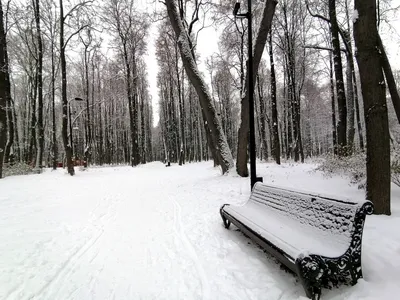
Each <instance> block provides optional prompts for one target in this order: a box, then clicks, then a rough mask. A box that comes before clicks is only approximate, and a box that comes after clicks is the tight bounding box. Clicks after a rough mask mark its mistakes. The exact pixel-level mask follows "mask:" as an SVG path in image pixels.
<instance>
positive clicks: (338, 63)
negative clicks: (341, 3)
mask: <svg viewBox="0 0 400 300" xmlns="http://www.w3.org/2000/svg"><path fill="white" fill-rule="evenodd" d="M329 18H330V23H331V34H332V48H333V61H334V70H335V78H336V93H337V101H338V109H339V121H338V124H337V142H338V154H339V156H345V155H346V153H347V104H346V95H345V93H344V81H343V67H342V56H341V53H340V42H339V26H338V23H337V19H336V0H329Z"/></svg>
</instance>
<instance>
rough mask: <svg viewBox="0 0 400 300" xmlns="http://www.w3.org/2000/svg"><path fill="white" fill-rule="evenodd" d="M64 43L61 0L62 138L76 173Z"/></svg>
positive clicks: (69, 164)
mask: <svg viewBox="0 0 400 300" xmlns="http://www.w3.org/2000/svg"><path fill="white" fill-rule="evenodd" d="M65 47H66V45H65V43H64V7H63V0H60V63H61V100H62V138H63V144H64V149H65V156H66V159H67V170H68V173H69V174H70V175H71V176H73V175H75V169H74V165H73V162H72V145H71V144H70V143H69V141H68V118H67V116H68V98H67V62H66V60H65ZM71 134H72V132H71Z"/></svg>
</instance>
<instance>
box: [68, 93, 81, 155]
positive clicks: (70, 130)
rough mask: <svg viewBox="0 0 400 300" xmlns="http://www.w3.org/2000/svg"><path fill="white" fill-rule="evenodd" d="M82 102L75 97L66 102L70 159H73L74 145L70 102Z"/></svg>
mask: <svg viewBox="0 0 400 300" xmlns="http://www.w3.org/2000/svg"><path fill="white" fill-rule="evenodd" d="M74 100H75V101H83V99H82V98H79V97H75V98H73V99H71V100H69V101H68V123H69V144H70V145H71V152H72V157H74V146H73V145H74V144H73V143H72V121H71V102H72V101H74Z"/></svg>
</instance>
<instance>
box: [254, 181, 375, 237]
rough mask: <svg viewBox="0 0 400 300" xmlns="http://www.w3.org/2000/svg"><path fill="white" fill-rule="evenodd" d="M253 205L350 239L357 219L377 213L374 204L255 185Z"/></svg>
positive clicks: (259, 184) (260, 184)
mask: <svg viewBox="0 0 400 300" xmlns="http://www.w3.org/2000/svg"><path fill="white" fill-rule="evenodd" d="M249 201H255V202H258V203H261V204H263V205H265V206H266V207H267V208H268V209H270V210H273V211H275V212H276V213H279V214H283V215H286V216H289V217H290V218H292V219H296V220H297V221H298V222H300V223H302V224H305V225H308V226H312V227H315V228H318V229H320V230H323V231H326V232H329V233H331V234H338V235H341V236H346V237H348V238H351V236H352V233H353V232H354V227H355V224H354V221H355V218H356V216H357V215H358V216H365V214H370V213H372V209H373V207H372V204H371V202H370V201H363V202H352V201H350V200H337V199H332V198H329V197H325V196H321V195H313V194H309V193H305V192H300V191H295V190H289V189H285V188H278V187H274V186H269V185H266V184H262V183H256V184H255V185H254V187H253V191H252V193H251V196H250V199H249Z"/></svg>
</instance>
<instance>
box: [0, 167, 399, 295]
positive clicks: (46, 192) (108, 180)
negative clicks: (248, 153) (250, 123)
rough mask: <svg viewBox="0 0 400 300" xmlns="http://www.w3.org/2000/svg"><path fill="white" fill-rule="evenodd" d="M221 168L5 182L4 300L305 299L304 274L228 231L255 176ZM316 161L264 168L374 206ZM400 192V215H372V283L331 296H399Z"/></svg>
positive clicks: (366, 265)
mask: <svg viewBox="0 0 400 300" xmlns="http://www.w3.org/2000/svg"><path fill="white" fill-rule="evenodd" d="M211 165H212V163H198V164H189V165H186V166H184V167H179V166H172V167H170V168H165V167H164V165H162V164H161V163H152V164H148V165H145V166H140V167H137V168H130V167H107V168H91V169H90V170H89V171H87V172H79V171H78V172H77V175H76V176H75V177H70V176H69V175H66V174H65V171H63V170H58V171H56V172H51V171H47V172H45V173H44V174H41V175H30V176H15V177H8V178H5V179H2V180H0V253H1V255H0V299H10V300H11V299H18V300H23V299H40V300H41V299H49V300H56V299H82V300H86V299H118V300H120V299H135V300H136V299H168V300H171V299H213V300H214V299H230V300H231V299H238V300H239V299H240V300H242V299H243V300H245V299H267V300H274V299H305V294H304V291H303V289H302V287H301V285H300V284H299V283H298V282H296V278H295V277H294V276H293V275H292V274H288V273H286V272H285V271H283V270H281V269H280V266H279V264H277V263H276V262H275V260H274V259H273V258H271V257H269V256H268V255H266V254H264V252H263V251H262V250H260V249H259V248H258V247H256V246H255V245H254V244H252V243H251V242H250V241H249V240H248V239H247V238H245V237H244V236H243V235H242V234H240V233H238V232H237V231H235V230H229V231H228V230H226V229H224V227H223V226H222V220H221V219H220V216H219V211H218V210H219V208H220V206H221V205H222V204H223V203H234V204H239V203H243V202H245V201H246V200H247V198H248V196H249V194H250V184H249V179H248V178H240V177H238V176H235V175H227V176H221V175H220V171H219V170H218V169H214V168H212V167H211ZM314 167H315V165H312V164H305V165H289V164H284V165H282V166H276V165H274V164H262V163H260V164H258V171H259V174H261V175H263V176H264V182H268V183H270V184H277V185H280V186H288V187H291V188H299V189H302V190H310V191H313V192H320V193H325V194H326V193H327V194H333V195H339V196H344V197H347V198H352V199H362V198H363V191H360V190H357V188H356V187H354V186H351V185H349V184H348V182H347V180H346V179H342V178H339V177H334V178H324V177H323V176H322V174H321V173H319V172H313V171H312V170H313V169H314ZM399 198H400V190H399V189H397V188H393V215H392V216H391V217H383V216H368V217H367V222H366V226H365V230H364V240H363V242H364V243H363V271H364V276H365V278H364V279H363V280H360V281H359V283H358V284H357V285H356V286H354V287H341V288H339V289H333V290H331V291H329V290H323V299H337V300H339V299H398V295H399V294H400V287H399V286H398V283H399V282H400V271H399V270H400V236H399V234H398V228H399V227H400V200H399Z"/></svg>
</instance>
